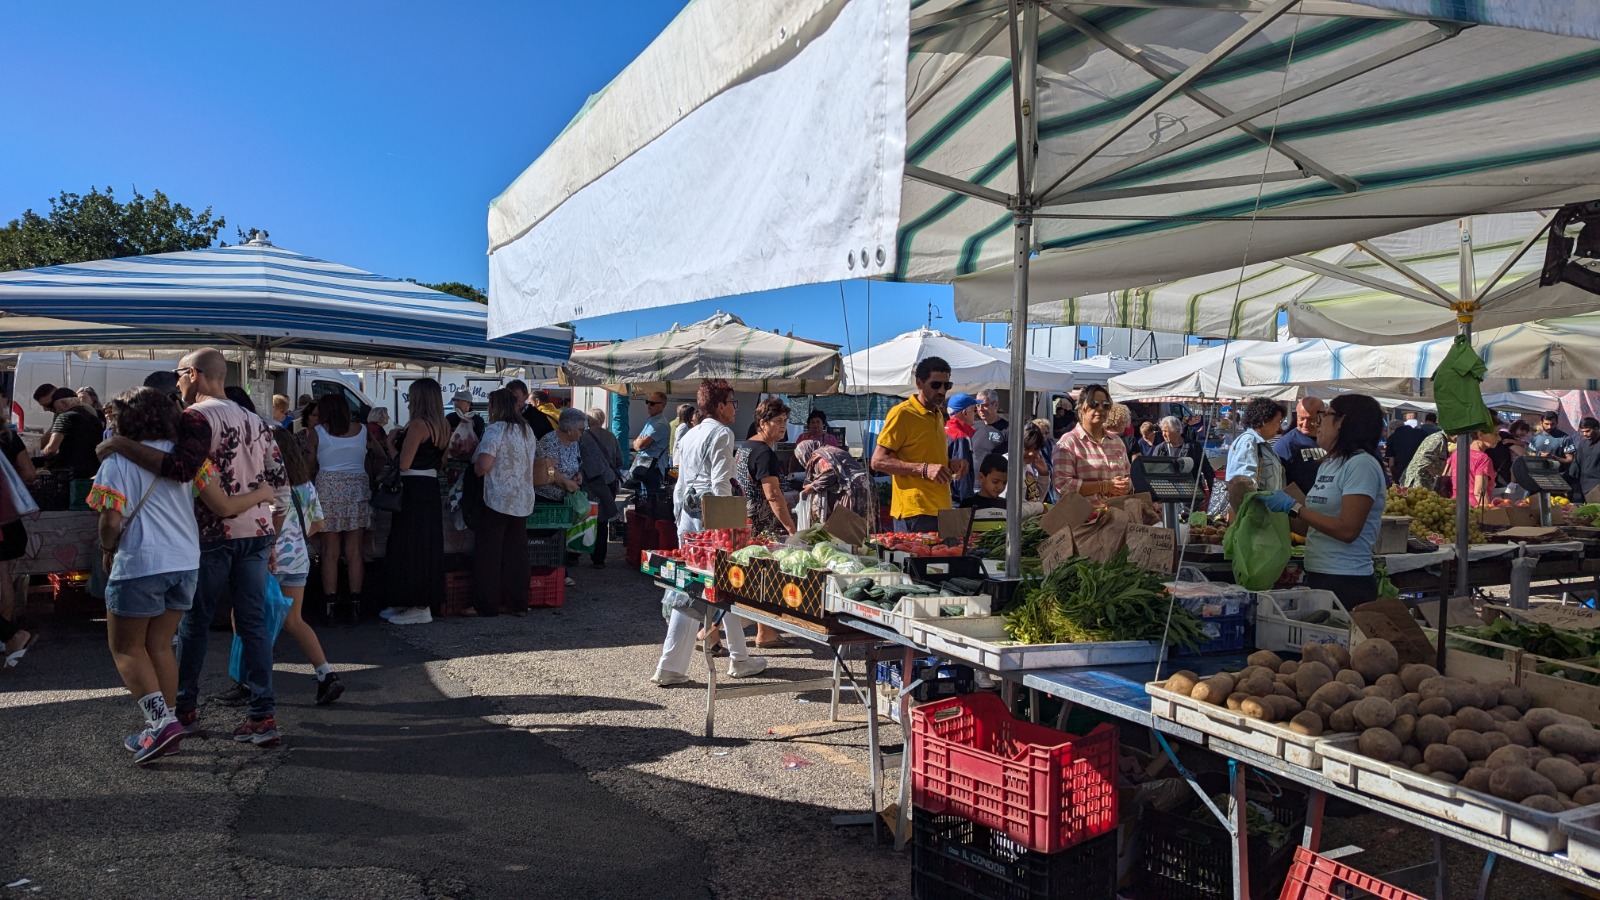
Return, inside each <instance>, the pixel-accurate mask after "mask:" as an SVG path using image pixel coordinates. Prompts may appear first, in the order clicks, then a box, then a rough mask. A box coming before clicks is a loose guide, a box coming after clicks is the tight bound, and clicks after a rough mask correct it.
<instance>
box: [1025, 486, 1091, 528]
mask: <svg viewBox="0 0 1600 900" xmlns="http://www.w3.org/2000/svg"><path fill="white" fill-rule="evenodd" d="M1091 512H1094V506H1093V505H1091V504H1090V503H1089V501H1088V499H1087V498H1085V497H1084V496H1083V495H1081V494H1067V495H1066V496H1064V497H1062V498H1061V499H1060V500H1058V501H1056V503H1055V505H1054V506H1051V507H1050V508H1049V509H1047V510H1045V513H1044V515H1043V516H1040V517H1039V527H1040V528H1043V529H1044V532H1045V534H1056V533H1057V532H1059V531H1061V530H1063V529H1067V528H1075V527H1077V526H1079V525H1082V524H1083V523H1084V522H1087V521H1088V520H1089V514H1090V513H1091Z"/></svg>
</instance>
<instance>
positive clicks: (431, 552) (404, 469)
mask: <svg viewBox="0 0 1600 900" xmlns="http://www.w3.org/2000/svg"><path fill="white" fill-rule="evenodd" d="M408 405H409V407H410V409H411V421H409V422H408V423H406V427H404V428H402V429H399V430H397V431H395V433H394V435H393V440H394V443H395V449H396V452H397V453H398V454H399V456H400V511H399V512H397V513H395V514H394V523H393V524H392V525H391V526H390V528H389V546H388V549H387V551H386V552H385V553H384V567H385V568H386V569H388V571H389V578H390V581H389V583H390V589H389V595H390V596H391V597H393V598H394V601H393V602H394V603H395V606H393V607H391V608H390V609H387V610H384V612H385V613H387V615H385V616H384V618H386V619H388V620H389V624H391V625H425V624H427V623H429V622H432V621H433V613H434V612H437V611H438V608H439V606H440V604H441V603H443V601H444V513H443V509H442V506H441V503H440V496H439V471H438V470H439V467H440V466H442V465H443V464H444V449H445V447H446V446H447V445H448V444H449V441H450V430H449V429H448V428H447V427H446V426H445V423H444V390H443V388H441V387H439V382H437V381H435V380H433V379H432V378H419V379H418V380H416V381H414V382H412V383H411V390H410V397H409V398H408ZM430 608H431V609H430Z"/></svg>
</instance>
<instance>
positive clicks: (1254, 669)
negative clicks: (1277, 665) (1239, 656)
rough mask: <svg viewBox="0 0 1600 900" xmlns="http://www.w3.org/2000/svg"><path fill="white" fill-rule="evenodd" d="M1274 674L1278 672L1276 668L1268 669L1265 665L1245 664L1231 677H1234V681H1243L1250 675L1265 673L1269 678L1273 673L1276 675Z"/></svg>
mask: <svg viewBox="0 0 1600 900" xmlns="http://www.w3.org/2000/svg"><path fill="white" fill-rule="evenodd" d="M1276 674H1278V670H1277V669H1269V668H1267V667H1266V666H1250V665H1247V666H1245V667H1244V668H1242V669H1240V670H1239V671H1238V672H1235V673H1234V675H1233V677H1234V680H1235V681H1243V680H1245V679H1246V678H1250V677H1252V676H1255V675H1266V676H1267V677H1269V678H1270V677H1272V676H1273V675H1276Z"/></svg>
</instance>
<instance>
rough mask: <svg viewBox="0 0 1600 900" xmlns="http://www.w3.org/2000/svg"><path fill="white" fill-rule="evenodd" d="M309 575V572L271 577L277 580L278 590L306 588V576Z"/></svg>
mask: <svg viewBox="0 0 1600 900" xmlns="http://www.w3.org/2000/svg"><path fill="white" fill-rule="evenodd" d="M310 574H311V573H310V572H280V573H278V574H277V575H274V576H272V577H273V578H276V579H278V587H280V588H297V587H305V586H306V576H307V575H310Z"/></svg>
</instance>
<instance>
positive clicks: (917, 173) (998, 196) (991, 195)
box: [905, 163, 1011, 206]
mask: <svg viewBox="0 0 1600 900" xmlns="http://www.w3.org/2000/svg"><path fill="white" fill-rule="evenodd" d="M905 171H906V177H907V178H909V179H911V180H912V181H920V182H922V183H923V184H931V185H933V186H934V187H939V188H944V189H945V190H947V191H950V192H951V193H955V194H964V195H966V196H968V197H971V198H973V199H974V200H982V201H984V202H986V203H994V204H998V205H1000V206H1010V205H1011V198H1010V197H1009V196H1007V195H1006V194H1005V193H1004V192H1003V191H997V190H995V189H994V188H991V187H984V186H983V185H981V184H976V183H974V182H971V181H966V180H964V179H961V178H956V177H955V176H953V175H945V174H943V173H940V172H935V171H933V170H931V169H924V168H923V167H921V166H913V165H911V164H910V163H907V164H906V170H905Z"/></svg>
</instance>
